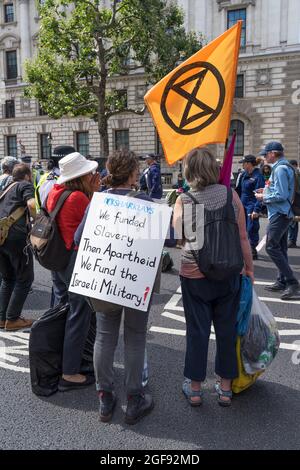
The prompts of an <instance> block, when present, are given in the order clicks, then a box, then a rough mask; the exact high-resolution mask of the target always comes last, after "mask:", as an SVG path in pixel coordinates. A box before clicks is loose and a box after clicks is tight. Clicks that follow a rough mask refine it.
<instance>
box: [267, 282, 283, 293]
mask: <svg viewBox="0 0 300 470" xmlns="http://www.w3.org/2000/svg"><path fill="white" fill-rule="evenodd" d="M285 289H286V284H283V283H282V282H279V281H276V282H274V284H272V285H271V286H265V290H269V291H271V292H280V291H284V290H285Z"/></svg>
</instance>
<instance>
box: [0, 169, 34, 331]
mask: <svg viewBox="0 0 300 470" xmlns="http://www.w3.org/2000/svg"><path fill="white" fill-rule="evenodd" d="M12 178H13V182H12V183H11V184H10V186H8V188H6V190H5V191H6V193H5V195H4V194H3V198H1V200H0V218H4V217H8V216H10V215H11V214H12V213H14V212H15V211H16V210H17V209H18V208H22V209H23V211H22V210H21V211H19V212H20V214H19V215H18V216H16V222H15V223H14V224H13V225H12V226H11V227H10V229H9V231H8V235H7V238H6V240H5V241H4V243H3V245H1V246H0V273H1V275H2V283H1V287H0V328H2V329H3V328H5V330H7V331H16V330H20V329H23V328H28V327H30V326H31V325H32V323H33V321H34V320H32V319H29V318H27V319H25V318H23V317H22V316H21V314H22V310H23V306H24V303H25V301H26V298H27V295H28V293H29V291H30V288H31V285H32V283H33V279H34V274H33V259H32V254H31V252H30V250H26V245H27V236H28V231H29V223H28V219H29V214H30V215H31V216H32V217H34V216H35V201H34V189H33V184H32V182H31V171H30V168H29V167H28V165H26V164H24V163H20V164H17V165H15V166H14V169H13V172H12Z"/></svg>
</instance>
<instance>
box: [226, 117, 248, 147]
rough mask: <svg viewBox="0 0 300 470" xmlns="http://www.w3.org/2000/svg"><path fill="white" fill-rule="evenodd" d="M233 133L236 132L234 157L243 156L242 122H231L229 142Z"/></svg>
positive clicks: (243, 127)
mask: <svg viewBox="0 0 300 470" xmlns="http://www.w3.org/2000/svg"><path fill="white" fill-rule="evenodd" d="M234 131H235V132H236V141H235V149H234V155H244V133H245V125H244V123H243V122H242V121H239V120H238V119H235V120H233V121H231V126H230V132H229V141H230V140H231V137H232V134H233V132H234Z"/></svg>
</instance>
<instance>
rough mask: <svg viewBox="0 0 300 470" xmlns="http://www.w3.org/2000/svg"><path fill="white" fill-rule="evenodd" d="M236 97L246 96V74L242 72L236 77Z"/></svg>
mask: <svg viewBox="0 0 300 470" xmlns="http://www.w3.org/2000/svg"><path fill="white" fill-rule="evenodd" d="M234 97H235V98H244V75H243V74H240V75H238V76H237V77H236V85H235V94H234Z"/></svg>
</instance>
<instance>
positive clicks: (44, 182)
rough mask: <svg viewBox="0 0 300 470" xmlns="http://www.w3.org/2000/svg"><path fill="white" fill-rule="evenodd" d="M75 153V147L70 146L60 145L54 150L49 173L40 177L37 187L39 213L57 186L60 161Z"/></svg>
mask: <svg viewBox="0 0 300 470" xmlns="http://www.w3.org/2000/svg"><path fill="white" fill-rule="evenodd" d="M74 152H75V149H74V147H71V146H68V145H60V146H58V147H56V148H55V149H54V151H53V155H52V156H51V159H50V160H49V161H48V166H47V170H48V171H47V172H46V173H44V174H43V175H42V176H41V177H40V179H39V181H38V184H37V185H36V187H35V200H36V207H37V210H38V211H39V210H40V208H41V207H42V206H43V205H44V204H45V202H46V199H47V196H48V194H49V193H50V191H51V189H52V188H53V186H54V185H55V184H56V182H57V180H58V178H59V175H60V169H59V161H60V159H61V158H63V157H65V156H67V155H69V154H70V153H74Z"/></svg>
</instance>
